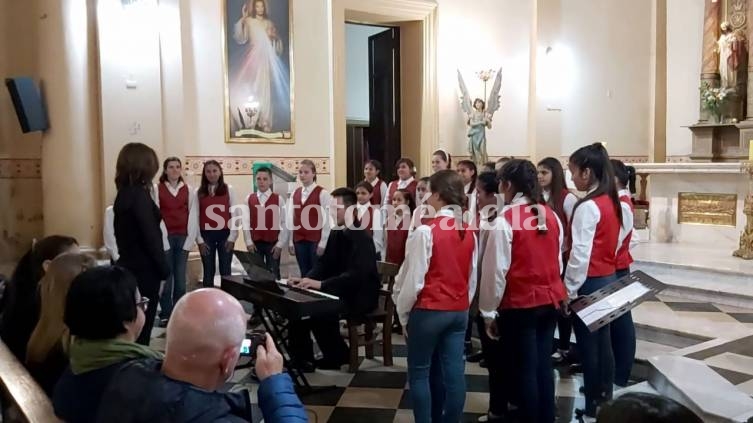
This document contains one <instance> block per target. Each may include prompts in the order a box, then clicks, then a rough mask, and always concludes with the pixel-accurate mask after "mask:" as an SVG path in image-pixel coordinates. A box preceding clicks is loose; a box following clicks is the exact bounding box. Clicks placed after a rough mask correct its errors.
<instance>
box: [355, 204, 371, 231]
mask: <svg viewBox="0 0 753 423" xmlns="http://www.w3.org/2000/svg"><path fill="white" fill-rule="evenodd" d="M358 221H359V224H360V226H359V228H362V229H363V230H365V231H367V232H368V233H369V235H371V234H373V233H374V208H373V207H371V206H369V207H367V208H366V212H365V213H364V214H363V215H362V216H359V217H358Z"/></svg>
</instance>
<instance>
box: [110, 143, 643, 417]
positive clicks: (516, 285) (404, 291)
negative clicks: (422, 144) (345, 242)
mask: <svg viewBox="0 0 753 423" xmlns="http://www.w3.org/2000/svg"><path fill="white" fill-rule="evenodd" d="M451 167H452V158H451V156H450V155H449V154H448V153H447V152H445V151H444V150H437V151H436V152H434V154H433V157H432V170H433V174H432V176H430V177H425V178H420V179H416V169H415V166H414V164H413V161H412V160H411V159H409V158H401V159H400V160H398V161H397V163H396V164H395V168H394V170H395V173H396V175H397V179H395V180H393V181H391V182H387V181H385V180H384V177H383V176H382V175H383V171H384V169H383V168H382V165H381V163H379V162H378V161H375V160H369V161H368V162H366V164H365V166H364V180H363V181H361V182H359V183H358V184H357V185H356V186H355V187H354V192H355V195H356V198H357V204H356V205H355V209H356V213H355V214H354V216H355V220H356V224H357V225H360V226H359V228H361V229H363V230H366V231H367V232H368V233H369V235H370V236H371V239H372V240H373V244H374V249H375V250H376V252H377V258H378V259H381V260H384V261H387V262H391V263H394V264H397V265H399V266H400V271H399V274H398V276H397V278H396V283H395V288H394V292H393V299H394V302H395V304H396V310H397V317H398V319H399V323H400V325H401V326H402V331H403V333H404V334H405V336H406V337H407V345H408V367H409V372H408V373H409V380H410V386H411V389H410V392H411V395H412V400H413V407H414V413H415V417H416V421H417V422H429V421H435V422H438V421H452V422H456V421H459V420H460V416H461V415H462V411H463V405H464V401H465V386H464V385H465V381H464V370H465V367H464V361H465V360H464V358H465V357H469V356H470V355H471V353H472V347H471V343H470V340H471V337H470V335H471V333H472V329H473V327H474V326H475V327H476V328H477V332H478V335H479V337H480V338H481V345H482V351H481V353H480V354H479V355H480V356H481V357H483V365H484V366H485V367H487V368H488V370H489V384H490V395H491V398H490V406H489V412H488V414H487V415H486V416H484V417H482V421H495V420H499V419H502V418H505V416H507V415H508V413H509V412H511V410H515V413H516V414H517V415H519V416H520V417H521V418H522V420H523V421H531V422H539V421H541V422H551V421H554V418H555V398H554V376H553V362H556V361H561V360H564V359H570V360H575V358H574V356H575V355H577V357H578V360H579V362H580V363H582V369H583V378H584V394H585V398H586V402H585V409H584V410H582V414H583V415H584V416H586V417H591V418H593V417H595V415H596V411H597V407H598V406H599V405H600V404H601V403H603V402H604V401H606V400H609V399H610V398H611V397H612V392H613V384H616V385H619V386H625V385H626V384H627V383H628V378H629V376H630V370H631V366H632V363H633V359H634V355H635V330H634V327H633V322H632V319H631V316H630V314H629V313H628V314H626V315H624V316H623V317H621V318H620V319H618V320H617V321H615V322H613V323H612V324H611V325H608V326H606V327H604V328H602V329H599V330H598V331H596V332H591V331H589V329H588V328H587V327H586V326H585V325H584V324H583V323H582V322H581V321H580V320H579V319H577V318H574V317H573V316H572V315H571V313H570V312H569V309H568V304H569V302H570V301H572V300H574V299H576V298H578V297H579V296H582V295H587V294H590V293H592V292H594V291H596V290H598V289H600V288H603V287H604V286H606V285H608V284H609V283H611V282H614V281H615V280H616V279H617V278H619V277H622V276H624V275H625V274H627V273H629V267H630V263H631V262H632V259H631V257H630V246H631V244H633V243H634V242H633V241H634V237H633V214H632V200H631V194H630V191H629V190H628V186H629V184H630V179H631V176H632V175H631V172H630V169H629V168H628V167H626V166H625V165H624V164H623V163H622V162H620V161H618V160H610V158H609V156H608V154H607V151H606V150H605V148H604V147H603V146H602V145H601V144H593V145H589V146H586V147H582V148H580V149H578V150H577V151H575V152H574V153H573V154H572V155H571V156H570V158H569V161H568V169H569V173H570V174H571V179H572V183H573V184H574V186H575V190H570V189H568V188H567V184H566V177H565V171H564V169H563V166H562V164H561V163H560V161H559V160H558V159H555V158H546V159H544V160H541V161H540V162H539V163H538V166H535V165H534V164H533V163H531V162H530V161H527V160H520V159H510V158H505V159H501V160H499V161H498V162H497V163H488V164H485V165H484V166H483V168H481V169H478V168H477V166H476V164H475V163H473V162H472V161H469V160H462V161H460V162H458V163H457V166H456V170H451ZM181 173H182V164H181V161H180V159H178V158H176V157H170V158H168V159H166V160H165V161H164V164H163V173H162V176H161V177H160V180H159V183H158V184H156V186H155V189H154V190H153V194H152V196H153V200H154V202H155V203H156V204H157V205H158V207H159V210H160V212H161V215H162V224H161V226H162V231H163V240H162V246H163V249H164V250H165V252H166V258H167V262H168V266H169V267H170V269H171V272H170V274H171V275H172V276H170V278H169V279H168V280H167V283H166V284H165V288H164V289H163V290H162V293H161V297H160V304H161V307H160V309H161V312H160V316H159V318H160V320H159V324H161V325H165V324H166V323H167V320H168V319H169V317H170V312H171V310H172V305H173V304H174V303H175V302H176V301H177V300H178V299H179V298H180V297H181V296H182V295H183V294H184V293H185V284H186V282H185V279H186V261H187V258H188V252H189V251H191V250H192V249H193V248H194V247H195V246H198V249H199V251H200V253H201V259H202V264H203V268H204V271H203V284H204V286H214V280H215V271H216V269H215V263H216V262H218V263H219V273H220V275H223V276H224V275H229V274H230V264H231V258H232V251H233V248H234V245H235V242H236V239H237V237H238V235H239V233H240V232H242V233H243V238H244V241H245V244H246V247H247V249H248V251H250V252H254V253H258V254H259V255H260V256H261V257H262V258H263V260H264V262H265V264H266V266H267V268H268V269H269V270H270V271H271V272H273V273H274V274H275V276H276V277H277V278H280V277H281V275H280V256H281V254H282V251H283V250H284V249H285V248H287V249H288V251H289V252H290V254H292V255H294V256H295V258H296V261H297V263H298V268H299V270H300V274H301V275H302V276H305V275H307V274H309V272H311V270H312V269H313V268H314V267H315V265H316V263H317V260H318V257H320V256H321V255H322V254H323V253H324V250H325V247H326V245H327V240H328V238H329V235H330V231H331V227H332V225H330V224H326V222H327V219H331V217H330V216H331V215H330V205H332V204H333V199H332V197H331V196H330V194H329V193H328V191H327V190H326V189H324V188H323V187H321V186H320V185H318V184H317V183H316V179H317V178H316V167H315V165H314V163H313V162H312V161H310V160H302V161H301V162H300V166H299V169H298V179H299V181H300V183H301V186H299V187H298V188H297V189H296V190H295V191H294V192H293V193H292V195H291V196H290V198H289V199H287V200H285V199H284V198H282V197H281V196H280V195H278V194H277V193H275V192H274V190H273V186H272V172H271V170H270V169H269V168H261V169H258V170H257V172H256V173H255V184H256V191H255V192H253V193H251V194H250V195H248V196H247V197H246V198H245V200H244V202H243V203H241V204H242V205H243V206H247V207H241V208H239V207H231V206H234V205H238V204H239V203H237V202H236V199H237V196H236V194H235V191H234V189H233V187H232V186H230V185H228V184H227V183H225V181H224V176H223V171H222V166H221V165H220V163H218V162H216V161H214V160H210V161H207V162H206V163H204V167H203V171H202V175H201V184H200V186H199V187H197V188H195V189H192V188H191V187H190V186H189V185H188V184H187V183H186V182H185V181H184V180H183V178H182V176H181ZM633 178H634V177H633ZM106 216H107V223H106V225H105V240H106V245H107V248H108V250H109V252H110V254H111V256H112V258H113V260H117V259H118V251H117V243H116V242H115V239H114V236H113V232H114V231H113V229H112V227H113V222H112V220H113V217H112V216H113V212H112V209H111V208H108V210H107V214H106ZM239 222H240V223H239ZM288 276H289V275H288ZM155 312H156V307H154V308H152V310H151V313H152V317H153V315H154V313H155ZM149 317H150V316H147V319H146V322H147V323H146V324H147V325H149V324H150V319H149ZM151 321H152V322H153V321H154V319H151ZM555 328H558V331H557V332H558V335H559V336H558V340H555ZM571 331H574V333H575V337H576V342H577V344H576V345H577V349H576V353H575V354H571V353H570V334H571ZM145 332H146V333H148V329H147V328H145ZM555 341H556V345H555V344H554V343H555ZM469 358H470V357H469ZM478 358H479V357H478V355H477V356H476V358H475V359H476V360H478Z"/></svg>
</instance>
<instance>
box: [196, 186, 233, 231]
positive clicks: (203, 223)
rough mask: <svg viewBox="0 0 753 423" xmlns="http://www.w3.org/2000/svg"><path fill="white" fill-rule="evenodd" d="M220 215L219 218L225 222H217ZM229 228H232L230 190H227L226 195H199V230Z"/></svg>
mask: <svg viewBox="0 0 753 423" xmlns="http://www.w3.org/2000/svg"><path fill="white" fill-rule="evenodd" d="M227 189H228V190H229V188H227ZM218 206H220V207H218ZM218 216H219V220H220V221H224V223H218V222H217V219H218ZM228 228H230V192H229V191H225V195H215V196H210V195H205V196H203V197H202V196H199V230H202V231H217V230H221V229H228Z"/></svg>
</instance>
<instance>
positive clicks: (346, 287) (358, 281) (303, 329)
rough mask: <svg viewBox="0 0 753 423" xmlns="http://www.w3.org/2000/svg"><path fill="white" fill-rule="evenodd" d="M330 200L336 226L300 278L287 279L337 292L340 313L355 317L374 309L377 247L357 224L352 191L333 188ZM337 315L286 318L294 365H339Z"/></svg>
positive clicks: (344, 350) (341, 347)
mask: <svg viewBox="0 0 753 423" xmlns="http://www.w3.org/2000/svg"><path fill="white" fill-rule="evenodd" d="M332 199H333V203H332V205H333V206H334V207H336V208H335V210H334V211H333V214H334V215H335V217H336V221H337V226H336V227H335V228H334V229H333V230H332V232H331V233H330V236H329V239H328V240H327V246H326V248H325V250H324V254H323V255H322V257H321V258H320V259H319V262H318V263H317V264H316V266H314V268H313V269H312V270H311V271H310V272H309V273H308V275H306V277H305V278H302V279H301V278H291V283H292V284H293V285H295V286H297V287H301V288H308V289H314V290H320V291H322V292H325V293H327V294H331V295H334V296H337V297H339V298H340V307H341V310H340V311H341V312H342V314H345V315H347V316H354V317H358V316H361V315H364V314H366V313H369V312H371V311H373V310H374V309H375V308H376V306H377V304H378V302H379V288H380V282H379V275H378V273H377V268H376V262H377V256H376V250H375V249H374V242H373V241H372V239H371V235H369V233H368V231H365V230H361V229H358V228H359V227H360V224H359V222H358V221H357V215H356V213H357V209H356V207H355V205H356V193H355V191H353V190H351V189H350V188H338V189H336V190H334V191H333V192H332ZM346 213H348V219H346ZM351 213H352V214H351ZM351 219H352V220H351ZM340 317H341V315H340V313H333V314H331V315H329V316H317V317H315V318H311V319H309V320H301V321H297V322H291V328H290V347H291V352H292V355H293V360H294V361H295V362H296V365H298V366H299V368H301V369H304V370H308V371H311V370H313V367H314V366H315V367H317V368H320V369H325V370H327V369H329V370H339V369H340V367H341V366H342V365H344V364H346V363H347V362H348V357H349V354H348V346H347V344H346V343H345V341H344V340H343V338H342V336H341V335H340ZM311 332H313V334H314V337H315V338H316V342H317V344H318V345H319V349H320V350H321V352H322V359H321V360H318V361H316V362H314V352H313V344H312V342H311Z"/></svg>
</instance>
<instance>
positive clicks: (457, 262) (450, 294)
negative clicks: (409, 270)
mask: <svg viewBox="0 0 753 423" xmlns="http://www.w3.org/2000/svg"><path fill="white" fill-rule="evenodd" d="M453 219H454V218H453V217H448V216H439V217H436V218H433V219H427V220H426V224H427V225H430V226H432V225H433V226H432V229H431V236H432V248H431V261H430V263H429V271H428V272H426V276H425V277H424V288H423V289H422V290H421V292H420V293H419V294H418V300H417V301H416V305H415V308H417V309H424V310H440V311H462V310H468V308H469V306H470V304H469V298H468V288H469V287H468V277H469V276H470V273H471V261H473V252H474V250H475V248H476V242H475V237H474V236H473V232H471V231H470V230H466V231H465V236H464V237H463V238H462V239H461V238H460V230H458V229H444V230H443V229H441V228H442V227H450V228H451V227H452V225H453V223H452V220H453ZM441 220H449V222H441ZM463 228H464V229H465V228H467V225H465V224H463Z"/></svg>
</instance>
